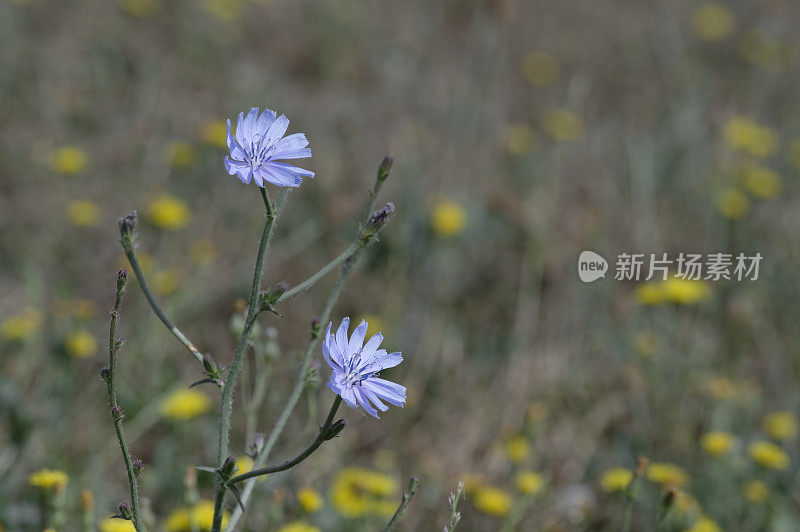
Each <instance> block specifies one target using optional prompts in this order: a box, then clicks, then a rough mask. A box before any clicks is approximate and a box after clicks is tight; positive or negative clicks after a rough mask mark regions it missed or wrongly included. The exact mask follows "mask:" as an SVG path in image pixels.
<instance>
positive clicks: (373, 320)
mask: <svg viewBox="0 0 800 532" xmlns="http://www.w3.org/2000/svg"><path fill="white" fill-rule="evenodd" d="M361 319H362V320H364V321H366V322H367V326H368V328H367V338H371V337H372V335H374V334H377V333H379V332H382V333H383V334H386V321H384V320H383V318H380V317H378V316H376V315H374V314H364V315H363V316H361Z"/></svg>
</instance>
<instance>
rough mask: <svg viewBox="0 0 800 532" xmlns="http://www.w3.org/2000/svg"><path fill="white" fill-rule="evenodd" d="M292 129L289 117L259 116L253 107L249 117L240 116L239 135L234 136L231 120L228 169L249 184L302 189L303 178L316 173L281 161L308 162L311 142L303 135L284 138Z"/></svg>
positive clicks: (298, 134)
mask: <svg viewBox="0 0 800 532" xmlns="http://www.w3.org/2000/svg"><path fill="white" fill-rule="evenodd" d="M288 127H289V119H288V118H286V116H285V115H281V116H278V117H276V113H275V111H271V110H269V109H264V112H263V113H261V114H260V115H259V114H258V107H253V108H252V109H250V112H249V113H247V116H245V114H244V113H239V121H238V122H237V123H236V135H235V136H234V135H231V121H230V120H228V137H227V141H228V149H229V150H230V152H231V153H230V156H225V170H227V171H228V173H229V174H230V175H237V176H238V177H239V179H241V180H242V182H243V183H244V184H245V185H246V184H248V183H250V180H251V179H252V180H253V181H255V182H256V185H258V186H260V187H262V188H263V187H264V182H269V183H272V184H274V185H278V186H279V187H299V186H300V183H301V182H302V181H303V177H304V176H305V177H314V172H311V171H309V170H304V169H302V168H299V167H297V166H294V165H291V164H288V163H284V162H280V160H281V159H304V158H306V157H311V149H310V148H307V147H306V146H308V140H307V139H306V136H305V135H304V134H302V133H295V134H294V135H289V136H288V137H284V136H283V135H284V133H286V129H287V128H288Z"/></svg>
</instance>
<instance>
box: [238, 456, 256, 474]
mask: <svg viewBox="0 0 800 532" xmlns="http://www.w3.org/2000/svg"><path fill="white" fill-rule="evenodd" d="M233 468H234V470H235V471H236V474H237V475H241V474H244V473H248V472H249V471H251V470H252V469H253V459H252V458H250V457H249V456H247V455H246V454H243V455H241V456H237V457H236V462H234V463H233Z"/></svg>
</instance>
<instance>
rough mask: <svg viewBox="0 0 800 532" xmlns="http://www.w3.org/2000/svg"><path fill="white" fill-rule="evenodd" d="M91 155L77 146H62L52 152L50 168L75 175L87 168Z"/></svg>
mask: <svg viewBox="0 0 800 532" xmlns="http://www.w3.org/2000/svg"><path fill="white" fill-rule="evenodd" d="M88 164H89V156H88V155H86V152H85V151H83V150H82V149H80V148H79V147H77V146H62V147H61V148H58V149H56V150H53V152H52V153H50V168H52V169H53V170H54V171H56V172H58V173H60V174H63V175H75V174H79V173H81V172H83V171H84V170H86V166H87V165H88Z"/></svg>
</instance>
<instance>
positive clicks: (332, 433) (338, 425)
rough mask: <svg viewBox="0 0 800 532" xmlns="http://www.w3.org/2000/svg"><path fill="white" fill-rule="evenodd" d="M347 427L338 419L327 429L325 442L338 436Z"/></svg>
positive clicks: (344, 422) (345, 423)
mask: <svg viewBox="0 0 800 532" xmlns="http://www.w3.org/2000/svg"><path fill="white" fill-rule="evenodd" d="M346 425H347V421H346V420H344V419H340V420H339V421H336V422H335V423H334V424H333V425H331V426H330V427H328V431H327V432H326V433H325V441H328V440H331V439H333V438H335V437H336V436H338V435H339V433H340V432H342V431H343V430H344V428H345V426H346Z"/></svg>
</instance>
